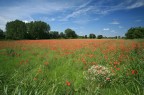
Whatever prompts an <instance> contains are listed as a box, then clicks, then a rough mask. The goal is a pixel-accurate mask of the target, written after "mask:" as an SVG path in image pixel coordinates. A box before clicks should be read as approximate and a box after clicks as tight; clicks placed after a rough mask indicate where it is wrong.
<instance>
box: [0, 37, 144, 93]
mask: <svg viewBox="0 0 144 95" xmlns="http://www.w3.org/2000/svg"><path fill="white" fill-rule="evenodd" d="M143 72H144V40H120V39H119V40H116V39H115V40H112V39H110V40H105V39H102V40H96V39H95V40H91V39H83V40H80V39H76V40H75V39H71V40H69V39H67V40H20V41H19V40H18V41H0V95H144V73H143Z"/></svg>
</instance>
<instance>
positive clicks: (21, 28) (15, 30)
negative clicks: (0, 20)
mask: <svg viewBox="0 0 144 95" xmlns="http://www.w3.org/2000/svg"><path fill="white" fill-rule="evenodd" d="M26 31H27V29H26V25H25V23H24V22H22V21H20V20H15V21H11V22H7V24H6V38H8V39H16V40H18V39H25V38H26V37H25V36H26Z"/></svg>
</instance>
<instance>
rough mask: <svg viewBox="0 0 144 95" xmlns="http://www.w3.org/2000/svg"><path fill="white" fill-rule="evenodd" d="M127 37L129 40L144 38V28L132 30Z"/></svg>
mask: <svg viewBox="0 0 144 95" xmlns="http://www.w3.org/2000/svg"><path fill="white" fill-rule="evenodd" d="M125 36H126V38H127V39H138V38H144V27H135V28H130V29H129V30H128V31H127V33H126V34H125Z"/></svg>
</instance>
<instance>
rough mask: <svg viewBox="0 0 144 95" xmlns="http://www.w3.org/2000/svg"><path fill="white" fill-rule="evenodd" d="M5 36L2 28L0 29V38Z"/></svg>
mask: <svg viewBox="0 0 144 95" xmlns="http://www.w3.org/2000/svg"><path fill="white" fill-rule="evenodd" d="M3 38H4V32H3V30H2V29H0V39H3Z"/></svg>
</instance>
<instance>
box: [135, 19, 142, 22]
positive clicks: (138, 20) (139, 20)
mask: <svg viewBox="0 0 144 95" xmlns="http://www.w3.org/2000/svg"><path fill="white" fill-rule="evenodd" d="M141 21H143V20H141V19H137V20H135V22H141Z"/></svg>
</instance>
